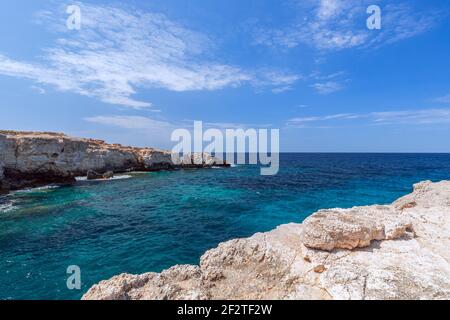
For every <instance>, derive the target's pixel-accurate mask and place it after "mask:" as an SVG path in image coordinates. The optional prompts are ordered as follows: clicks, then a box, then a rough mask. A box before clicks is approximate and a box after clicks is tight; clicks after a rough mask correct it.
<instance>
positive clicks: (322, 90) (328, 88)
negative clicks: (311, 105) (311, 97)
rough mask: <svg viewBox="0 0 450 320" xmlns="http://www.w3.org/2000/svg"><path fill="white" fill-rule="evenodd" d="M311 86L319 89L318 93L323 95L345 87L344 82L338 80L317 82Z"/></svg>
mask: <svg viewBox="0 0 450 320" xmlns="http://www.w3.org/2000/svg"><path fill="white" fill-rule="evenodd" d="M311 87H312V88H314V89H315V90H316V91H317V93H318V94H321V95H327V94H331V93H334V92H338V91H341V90H342V89H344V86H343V84H342V83H339V82H336V81H327V82H317V83H314V84H313V85H311Z"/></svg>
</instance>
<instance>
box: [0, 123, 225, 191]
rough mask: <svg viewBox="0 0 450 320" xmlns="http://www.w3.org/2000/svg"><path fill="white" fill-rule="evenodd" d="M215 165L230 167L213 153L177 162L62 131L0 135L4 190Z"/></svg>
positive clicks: (164, 154)
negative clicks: (92, 175)
mask: <svg viewBox="0 0 450 320" xmlns="http://www.w3.org/2000/svg"><path fill="white" fill-rule="evenodd" d="M198 158H199V159H198ZM213 165H219V166H220V165H224V164H223V162H222V161H220V160H219V159H216V158H213V157H211V156H210V155H208V154H201V155H196V156H195V157H191V159H183V161H182V163H178V162H177V163H174V162H173V161H172V157H171V153H170V152H168V151H163V150H157V149H152V148H133V147H125V146H122V145H119V144H107V143H105V142H104V141H102V140H93V139H80V138H73V137H69V136H66V135H64V134H60V133H51V132H16V131H0V192H2V191H3V192H5V191H8V190H15V189H20V188H27V187H36V186H40V185H44V184H48V183H66V182H72V181H74V180H75V177H76V176H84V175H86V174H87V172H88V171H89V170H93V171H96V172H99V173H105V172H108V171H113V172H126V171H132V170H142V171H155V170H163V169H173V168H179V167H189V168H190V167H209V166H213Z"/></svg>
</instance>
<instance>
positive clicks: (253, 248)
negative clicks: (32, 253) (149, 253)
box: [83, 181, 450, 299]
mask: <svg viewBox="0 0 450 320" xmlns="http://www.w3.org/2000/svg"><path fill="white" fill-rule="evenodd" d="M449 247H450V182H446V181H444V182H439V183H432V182H429V181H427V182H422V183H419V184H417V185H415V186H414V192H413V193H412V194H410V195H407V196H405V197H403V198H401V199H399V200H398V201H396V202H394V203H393V204H392V205H386V206H378V205H376V206H367V207H355V208H352V209H334V210H322V211H319V212H317V213H315V214H313V215H312V216H310V217H309V218H307V219H306V220H305V221H304V222H303V223H302V224H288V225H283V226H280V227H278V228H277V229H275V230H273V231H270V232H267V233H258V234H255V235H254V236H252V237H250V238H248V239H236V240H231V241H228V242H225V243H222V244H220V245H219V246H218V247H217V248H215V249H212V250H210V251H208V252H206V253H205V254H204V255H203V256H202V257H201V259H200V265H199V266H190V265H184V266H175V267H172V268H170V269H168V270H166V271H163V272H162V273H159V274H158V273H147V274H143V275H129V274H122V275H119V276H116V277H113V278H112V279H110V280H107V281H102V282H100V283H99V284H97V285H94V286H93V287H92V288H91V289H90V290H89V291H88V292H87V293H86V294H85V295H84V297H83V299H449V298H450V250H449V249H448V248H449Z"/></svg>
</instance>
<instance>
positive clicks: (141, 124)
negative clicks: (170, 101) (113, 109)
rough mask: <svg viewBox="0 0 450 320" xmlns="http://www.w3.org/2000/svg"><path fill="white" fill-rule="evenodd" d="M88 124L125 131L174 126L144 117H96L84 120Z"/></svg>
mask: <svg viewBox="0 0 450 320" xmlns="http://www.w3.org/2000/svg"><path fill="white" fill-rule="evenodd" d="M84 120H85V121H87V122H91V123H95V124H101V125H108V126H115V127H120V128H124V129H145V130H147V129H154V130H155V129H161V128H170V127H172V124H170V123H169V122H165V121H159V120H154V119H151V118H148V117H142V116H95V117H88V118H85V119H84Z"/></svg>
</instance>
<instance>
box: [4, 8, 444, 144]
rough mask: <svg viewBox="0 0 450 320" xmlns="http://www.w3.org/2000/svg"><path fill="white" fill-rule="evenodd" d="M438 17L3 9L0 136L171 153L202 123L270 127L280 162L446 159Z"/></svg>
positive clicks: (424, 12)
mask: <svg viewBox="0 0 450 320" xmlns="http://www.w3.org/2000/svg"><path fill="white" fill-rule="evenodd" d="M73 4H76V5H79V6H80V8H81V13H82V17H81V29H80V30H68V29H67V27H66V19H67V17H68V14H66V9H67V6H68V5H73ZM369 5H378V6H380V8H381V9H382V28H381V30H369V29H368V28H367V27H366V19H367V18H368V16H369V14H367V13H366V9H367V7H368V6H369ZM449 15H450V4H449V3H448V1H446V0H441V1H437V0H435V1H424V0H422V1H401V0H400V1H386V0H385V1H375V0H368V1H366V0H303V1H300V0H284V1H283V0H282V1H279V0H277V1H264V2H263V1H257V0H246V1H242V0H241V1H235V0H231V1H230V0H228V1H217V0H213V1H212V0H208V1H206V0H197V1H186V0H183V1H181V0H179V1H178V0H164V1H163V0H153V1H127V4H121V3H120V2H119V1H117V2H116V1H83V2H75V1H69V2H64V1H35V0H15V1H12V0H4V1H1V3H0V38H1V41H0V93H1V104H0V128H2V129H14V130H45V131H58V132H65V133H68V134H71V135H76V136H82V137H95V138H102V139H105V140H107V141H109V142H118V143H123V144H129V145H139V146H156V147H163V148H171V147H172V145H173V143H171V142H170V133H171V132H172V130H173V129H175V128H189V127H190V126H192V122H193V120H202V121H203V122H204V123H205V125H206V126H208V127H218V128H237V127H242V128H279V129H280V139H281V141H280V142H281V150H282V151H299V152H317V151H321V152H336V151H337V152H450V139H449V137H450V75H449V74H450V72H449V71H450V59H449V57H450V41H449V38H450V37H449V35H450V24H449V22H450V17H449Z"/></svg>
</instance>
